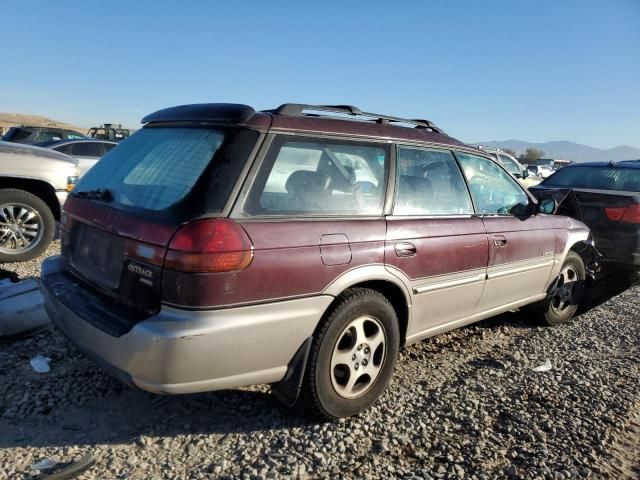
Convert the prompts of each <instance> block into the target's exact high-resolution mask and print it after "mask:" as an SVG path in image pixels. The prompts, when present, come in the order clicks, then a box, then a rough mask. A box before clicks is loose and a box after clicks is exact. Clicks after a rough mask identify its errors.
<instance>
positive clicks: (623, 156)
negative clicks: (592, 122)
mask: <svg viewBox="0 0 640 480" xmlns="http://www.w3.org/2000/svg"><path fill="white" fill-rule="evenodd" d="M474 144H479V145H486V146H489V147H494V148H510V149H511V150H514V151H515V152H516V153H518V154H520V153H524V151H525V150H526V149H527V148H537V149H538V150H542V151H543V152H544V153H545V155H544V156H545V157H548V158H556V159H563V160H572V161H574V162H589V161H592V160H613V161H618V160H635V159H638V158H640V148H636V147H628V146H620V147H615V148H609V149H602V148H595V147H590V146H588V145H582V144H580V143H574V142H568V141H566V140H561V141H555V142H545V143H533V142H525V141H522V140H505V141H490V142H474Z"/></svg>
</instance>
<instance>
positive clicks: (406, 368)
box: [0, 244, 640, 479]
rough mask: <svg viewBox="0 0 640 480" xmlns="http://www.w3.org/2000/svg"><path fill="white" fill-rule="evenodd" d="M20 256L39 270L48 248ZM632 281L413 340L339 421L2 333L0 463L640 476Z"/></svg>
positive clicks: (353, 474)
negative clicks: (150, 381) (382, 385)
mask: <svg viewBox="0 0 640 480" xmlns="http://www.w3.org/2000/svg"><path fill="white" fill-rule="evenodd" d="M51 248H56V245H55V244H54V245H53V246H52V247H51ZM11 268H12V269H15V270H16V271H17V272H18V273H19V274H20V276H21V278H26V277H28V276H37V270H38V263H37V262H36V261H34V262H28V263H25V264H16V265H15V266H11ZM625 281H626V280H621V281H620V283H619V284H618V283H616V282H614V281H611V280H607V281H606V282H602V283H601V284H600V285H598V284H596V287H594V288H599V289H600V290H599V292H598V298H597V299H594V300H593V302H592V305H590V306H589V307H588V308H586V309H585V311H584V312H583V313H582V314H581V315H580V316H579V317H577V318H575V319H574V320H572V321H570V322H569V323H568V324H566V325H562V326H559V327H555V328H543V327H539V326H537V325H536V324H535V323H533V322H532V321H530V320H529V319H528V317H527V315H526V313H525V312H514V313H509V314H506V315H502V316H500V317H496V318H493V319H490V320H487V321H484V322H481V323H479V324H476V325H473V326H470V327H466V328H463V329H460V330H456V331H453V332H449V333H446V334H443V335H439V336H437V337H434V338H431V339H428V340H426V341H423V342H420V343H418V344H415V345H412V346H410V347H408V348H406V349H404V350H403V351H402V352H401V353H400V356H399V359H398V364H397V366H396V370H395V373H394V375H393V377H392V380H391V383H390V385H389V388H388V389H387V391H386V392H385V393H384V395H383V396H382V398H381V399H380V401H378V402H377V403H376V404H375V405H374V406H373V407H372V408H370V409H369V410H368V411H366V412H365V413H363V414H362V415H360V416H358V417H354V418H347V419H342V420H340V421H337V422H335V423H318V422H314V421H312V420H309V419H308V418H307V417H305V416H304V415H303V414H301V413H300V412H299V411H296V410H295V409H294V410H289V409H287V408H285V407H283V406H281V405H280V404H279V403H278V402H277V401H276V400H275V399H274V398H273V397H272V396H271V395H269V394H268V393H269V387H268V386H258V387H252V388H246V389H242V390H236V391H221V392H214V393H207V394H198V395H184V396H176V397H161V396H156V395H153V394H149V393H145V392H141V391H135V390H132V389H129V388H128V387H126V386H124V385H123V384H121V383H120V382H118V381H117V380H115V379H113V378H111V377H110V376H109V375H107V374H106V373H104V372H103V371H102V370H100V368H99V367H98V366H96V364H95V363H94V362H93V361H91V360H89V359H88V358H86V357H85V356H84V355H83V354H81V353H79V352H78V351H77V350H76V349H75V348H74V347H73V346H72V345H71V344H70V343H69V342H68V341H67V340H66V339H65V338H64V337H63V336H62V335H61V334H60V333H59V332H58V331H57V330H48V331H46V332H43V333H39V334H36V335H34V336H31V337H29V338H27V339H21V340H16V341H5V342H4V343H3V344H2V345H1V346H0V432H2V434H1V435H0V479H4V478H12V479H13V478H18V479H27V478H33V477H35V476H36V475H37V474H38V472H37V471H36V470H33V469H32V468H31V466H32V465H33V464H36V463H37V462H39V461H41V460H42V459H53V460H54V461H56V462H58V463H66V462H69V461H73V460H77V459H78V458H82V457H85V456H87V455H91V457H86V458H92V459H95V461H96V463H95V465H93V467H92V468H91V470H89V471H87V472H85V473H84V474H82V475H81V476H80V477H78V478H82V479H89V478H167V479H169V478H172V479H173V478H176V479H177V478H185V479H186V478H325V477H334V478H394V477H399V478H426V479H428V478H445V479H449V478H459V479H464V478H475V479H493V478H553V479H569V478H571V479H573V478H594V479H595V478H615V479H624V478H628V479H632V478H639V477H640V362H639V361H638V358H640V357H639V355H640V335H638V325H639V321H640V286H638V285H631V286H629V284H625V283H624V282H625ZM624 287H629V288H627V289H626V290H624ZM36 355H42V356H44V357H48V358H50V359H51V360H50V367H51V369H50V372H49V373H47V374H45V375H43V374H38V373H36V372H35V371H34V370H33V369H32V367H31V366H30V363H29V362H30V359H32V358H33V357H35V356H36ZM541 365H545V366H546V365H550V366H551V368H542V369H538V371H534V369H536V367H539V366H541Z"/></svg>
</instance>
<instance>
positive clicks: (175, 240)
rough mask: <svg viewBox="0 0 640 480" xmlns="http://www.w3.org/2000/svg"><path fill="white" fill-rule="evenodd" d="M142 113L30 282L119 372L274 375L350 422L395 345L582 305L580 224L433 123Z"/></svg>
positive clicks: (240, 110) (78, 193)
mask: <svg viewBox="0 0 640 480" xmlns="http://www.w3.org/2000/svg"><path fill="white" fill-rule="evenodd" d="M345 117H346V118H345ZM143 123H145V124H146V125H145V127H144V128H142V129H141V130H139V131H138V132H136V133H135V134H133V135H132V136H131V137H130V138H129V139H128V140H127V141H126V142H125V143H123V144H121V145H120V146H119V147H118V148H117V149H115V150H113V151H112V152H111V153H110V154H109V155H107V156H105V157H104V158H103V159H102V160H100V161H99V162H98V163H97V164H96V166H95V167H93V168H92V169H91V170H90V171H89V172H87V174H86V175H85V176H84V177H83V178H81V179H80V180H79V182H78V184H77V186H76V188H75V189H74V190H73V192H72V193H71V194H70V196H69V199H68V200H67V203H66V205H65V214H64V216H63V218H62V221H61V243H62V255H61V256H56V257H51V258H49V259H47V260H46V261H45V262H44V263H43V265H42V276H41V278H42V288H43V295H44V298H45V306H46V309H47V312H48V314H49V316H50V318H51V319H52V321H53V322H54V323H55V325H56V326H57V327H58V328H59V329H61V330H62V331H63V332H64V333H65V335H66V336H67V337H68V338H70V339H71V340H72V341H73V342H74V343H76V344H77V345H78V346H79V347H80V348H81V349H82V350H83V351H85V352H87V353H88V354H89V355H90V356H93V357H94V358H96V359H98V362H99V363H100V364H101V365H103V366H105V367H106V368H107V370H109V371H110V372H111V373H113V374H114V375H115V376H116V377H118V378H120V379H122V380H124V381H125V382H127V383H129V384H133V385H137V386H138V387H139V388H142V389H144V390H148V391H151V392H156V393H163V394H180V393H190V392H201V391H206V390H218V389H225V388H234V387H241V386H246V385H250V384H257V383H270V384H273V391H274V392H276V394H277V395H278V396H279V397H280V398H282V399H284V400H285V401H286V402H287V403H288V404H292V403H294V402H295V401H296V400H297V399H298V396H299V395H300V398H301V400H302V401H303V402H304V405H305V406H306V408H308V409H309V410H310V411H311V412H313V413H315V414H317V415H320V416H322V417H324V418H336V417H344V416H349V415H354V414H357V413H359V412H361V411H363V410H364V409H366V408H367V407H368V406H370V405H371V404H373V403H374V402H375V401H376V399H377V398H378V397H379V396H380V395H381V393H382V392H383V391H384V389H385V387H386V385H387V382H388V381H389V379H390V377H391V374H392V372H393V369H394V365H395V361H396V356H397V354H398V349H399V348H401V347H403V346H405V345H408V344H411V343H413V342H416V341H418V340H420V339H422V338H425V337H429V336H432V335H436V334H438V333H440V332H444V331H447V330H451V329H453V328H456V327H460V326H462V325H466V324H469V323H472V322H476V321H478V320H481V319H483V318H487V317H490V316H493V315H496V314H498V313H501V312H505V311H508V310H511V309H514V308H518V307H523V306H525V305H533V306H534V308H535V311H536V312H538V314H539V316H540V318H541V319H542V320H544V321H546V322H547V323H548V324H552V325H554V324H559V323H562V322H566V321H567V320H569V319H570V318H571V317H572V316H573V314H574V313H575V311H576V309H577V307H578V303H579V300H580V292H581V288H582V285H583V283H584V282H585V276H586V270H587V269H588V266H589V265H590V263H591V260H590V259H591V253H592V252H591V247H590V245H589V231H588V228H587V227H586V226H585V225H584V224H582V223H580V222H579V221H576V220H574V219H571V218H567V217H562V216H553V215H548V214H545V213H541V212H546V213H551V212H552V211H553V210H554V208H555V204H554V202H553V201H545V202H543V203H541V204H538V203H537V202H536V200H535V199H534V198H533V197H532V196H531V195H530V194H529V193H528V192H527V191H526V190H525V189H524V188H523V187H522V186H521V185H520V184H519V183H518V182H517V181H516V180H515V179H514V178H513V177H512V176H511V175H510V174H509V173H508V172H507V171H506V170H505V169H504V168H503V167H501V166H500V165H499V164H498V163H497V162H496V161H495V160H494V158H493V157H492V156H490V155H489V154H487V153H485V152H483V151H481V150H478V149H477V148H472V147H470V146H468V145H465V144H464V143H462V142H459V141H458V140H455V139H453V138H451V137H449V136H448V135H446V134H444V133H443V132H442V130H440V129H439V128H438V127H437V126H435V125H434V124H433V123H431V122H429V121H426V120H407V119H401V118H397V117H393V116H389V115H381V114H375V113H366V112H362V111H361V110H360V109H358V108H356V107H351V106H322V105H300V104H285V105H282V106H280V107H279V108H276V109H274V110H268V111H262V112H256V111H255V110H254V109H253V108H251V107H249V106H246V105H234V104H203V105H186V106H181V107H174V108H168V109H165V110H160V111H158V112H155V113H152V114H150V115H148V116H147V117H145V118H144V119H143Z"/></svg>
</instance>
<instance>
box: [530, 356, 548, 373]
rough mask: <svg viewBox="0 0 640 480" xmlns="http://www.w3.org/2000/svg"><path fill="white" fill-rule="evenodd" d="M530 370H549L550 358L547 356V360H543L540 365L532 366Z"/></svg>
mask: <svg viewBox="0 0 640 480" xmlns="http://www.w3.org/2000/svg"><path fill="white" fill-rule="evenodd" d="M531 370H533V371H534V372H548V371H549V370H551V360H549V359H548V358H547V360H545V362H544V363H543V364H542V365H538V366H537V367H535V368H532V369H531Z"/></svg>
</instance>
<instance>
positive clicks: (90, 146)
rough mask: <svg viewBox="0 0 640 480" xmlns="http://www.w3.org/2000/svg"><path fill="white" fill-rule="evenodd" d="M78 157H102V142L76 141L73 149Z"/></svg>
mask: <svg viewBox="0 0 640 480" xmlns="http://www.w3.org/2000/svg"><path fill="white" fill-rule="evenodd" d="M71 151H72V152H73V155H75V156H77V157H101V156H102V153H101V152H100V144H98V143H95V142H80V143H74V144H73V148H72V149H71Z"/></svg>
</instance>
